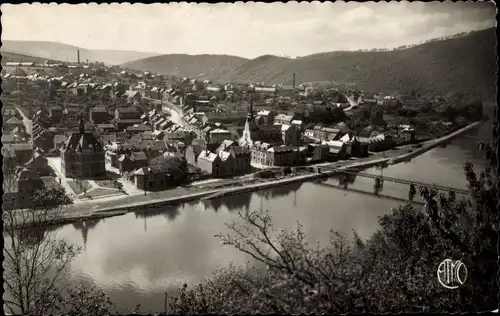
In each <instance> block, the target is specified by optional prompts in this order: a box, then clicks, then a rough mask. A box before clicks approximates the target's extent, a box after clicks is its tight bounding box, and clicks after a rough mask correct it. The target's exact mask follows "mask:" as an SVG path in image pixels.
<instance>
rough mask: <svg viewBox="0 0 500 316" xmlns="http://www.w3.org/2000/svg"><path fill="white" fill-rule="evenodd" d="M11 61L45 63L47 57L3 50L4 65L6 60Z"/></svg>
mask: <svg viewBox="0 0 500 316" xmlns="http://www.w3.org/2000/svg"><path fill="white" fill-rule="evenodd" d="M9 61H21V62H31V63H43V62H44V61H45V59H44V58H40V57H33V56H27V55H21V54H16V53H9V52H2V65H4V64H5V63H6V62H9Z"/></svg>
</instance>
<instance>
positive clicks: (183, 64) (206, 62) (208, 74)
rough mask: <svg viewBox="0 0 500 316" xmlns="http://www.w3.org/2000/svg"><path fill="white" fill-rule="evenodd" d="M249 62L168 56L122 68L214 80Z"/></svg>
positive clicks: (207, 57) (230, 58) (223, 56)
mask: <svg viewBox="0 0 500 316" xmlns="http://www.w3.org/2000/svg"><path fill="white" fill-rule="evenodd" d="M247 61H248V59H245V58H241V57H237V56H230V55H208V54H204V55H188V54H167V55H160V56H154V57H149V58H145V59H140V60H136V61H132V62H128V63H124V64H122V65H121V66H122V67H124V68H130V69H139V70H143V71H154V72H157V73H163V74H170V75H179V76H186V77H198V78H208V79H213V78H214V77H219V76H222V75H223V74H224V73H225V72H227V71H229V70H231V69H233V68H235V67H237V66H239V65H241V64H243V63H245V62H247Z"/></svg>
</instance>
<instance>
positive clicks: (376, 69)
mask: <svg viewBox="0 0 500 316" xmlns="http://www.w3.org/2000/svg"><path fill="white" fill-rule="evenodd" d="M207 56H212V57H207ZM496 58H497V56H496V32H495V28H490V29H486V30H482V31H475V32H472V33H470V34H468V35H464V36H460V37H455V38H449V39H444V40H439V41H434V42H429V43H425V44H421V45H417V46H413V47H411V48H406V49H401V50H395V51H383V52H379V51H376V52H367V51H363V52H360V51H342V52H329V53H318V54H314V55H309V56H304V57H299V58H295V59H291V58H285V57H277V56H273V55H264V56H260V57H258V58H255V59H251V60H248V59H245V58H240V57H235V56H226V55H161V56H155V57H152V58H147V59H143V60H136V61H134V62H130V63H126V64H125V65H123V66H126V67H128V68H134V69H139V70H149V71H156V72H159V73H165V74H177V75H180V76H187V77H196V76H199V75H200V74H203V76H200V77H202V78H209V79H211V80H214V81H217V82H221V83H225V82H265V83H267V84H287V85H290V84H291V83H292V77H293V74H294V73H295V74H296V80H297V83H301V82H323V81H334V82H337V83H346V84H352V83H355V84H356V85H357V86H358V87H360V88H361V89H363V90H365V91H369V92H391V91H399V92H411V90H414V91H415V92H418V93H421V94H437V95H443V94H446V93H448V92H450V91H464V92H467V93H470V94H475V95H477V96H481V97H482V98H484V99H486V100H491V101H493V100H495V98H496V72H497V65H496Z"/></svg>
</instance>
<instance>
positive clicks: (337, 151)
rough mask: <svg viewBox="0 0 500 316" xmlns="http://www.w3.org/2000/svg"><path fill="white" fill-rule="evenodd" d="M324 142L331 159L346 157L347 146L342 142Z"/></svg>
mask: <svg viewBox="0 0 500 316" xmlns="http://www.w3.org/2000/svg"><path fill="white" fill-rule="evenodd" d="M324 144H325V145H328V147H329V152H330V157H331V158H332V160H343V159H346V158H347V147H346V144H345V143H344V142H341V141H335V140H331V141H328V142H324Z"/></svg>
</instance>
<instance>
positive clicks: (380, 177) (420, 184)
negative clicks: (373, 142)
mask: <svg viewBox="0 0 500 316" xmlns="http://www.w3.org/2000/svg"><path fill="white" fill-rule="evenodd" d="M320 169H328V170H331V171H335V172H338V173H341V174H347V175H354V176H358V177H364V178H370V179H374V180H375V181H382V182H385V181H387V182H392V183H399V184H405V185H408V186H409V185H412V184H413V185H414V186H416V187H427V188H430V189H436V190H438V191H446V192H449V191H453V192H455V193H459V194H464V195H467V194H469V191H468V190H466V189H457V188H453V187H449V186H444V185H438V184H429V183H425V182H419V181H410V180H405V179H399V178H394V177H388V176H383V175H374V174H369V173H365V172H357V171H354V170H346V169H339V168H335V167H329V166H322V167H321V168H320Z"/></svg>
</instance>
